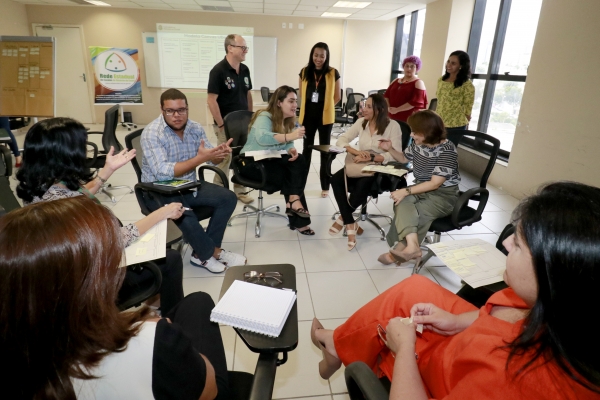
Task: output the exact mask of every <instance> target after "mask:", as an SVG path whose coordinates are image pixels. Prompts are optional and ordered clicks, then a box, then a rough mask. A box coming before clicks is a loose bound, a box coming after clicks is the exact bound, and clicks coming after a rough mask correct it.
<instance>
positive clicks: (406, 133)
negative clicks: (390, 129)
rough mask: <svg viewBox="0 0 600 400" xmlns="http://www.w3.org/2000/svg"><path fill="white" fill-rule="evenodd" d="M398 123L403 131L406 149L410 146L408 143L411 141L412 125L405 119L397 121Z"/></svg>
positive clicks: (403, 143)
mask: <svg viewBox="0 0 600 400" xmlns="http://www.w3.org/2000/svg"><path fill="white" fill-rule="evenodd" d="M396 122H397V123H398V125H400V130H401V131H402V151H404V150H406V148H407V147H408V143H409V142H410V133H411V131H412V129H410V125H408V124H407V123H406V122H404V121H396Z"/></svg>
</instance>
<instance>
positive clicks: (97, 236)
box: [0, 196, 230, 400]
mask: <svg viewBox="0 0 600 400" xmlns="http://www.w3.org/2000/svg"><path fill="white" fill-rule="evenodd" d="M119 228H120V226H119V221H118V220H117V218H116V217H115V216H114V215H113V214H112V213H111V212H110V210H108V209H107V208H106V207H104V206H102V205H99V204H96V203H94V202H93V201H92V200H90V199H88V198H87V197H86V196H77V197H71V198H66V199H60V200H55V201H48V202H39V203H36V204H32V205H30V206H27V207H23V208H20V209H17V210H15V211H13V212H10V213H9V214H7V215H5V216H3V217H2V218H1V219H0V254H2V257H0V304H1V305H2V306H0V359H1V360H6V361H7V362H9V363H10V366H9V368H7V369H6V370H5V371H4V372H3V373H2V374H0V385H2V393H3V398H7V399H76V398H77V399H80V400H81V399H85V400H87V399H90V400H91V399H94V400H103V399H106V400H113V399H152V398H155V399H194V400H197V399H200V400H204V399H214V398H215V397H216V396H217V393H218V396H219V398H224V399H225V398H230V397H228V396H230V394H229V393H228V392H229V384H228V382H227V365H226V361H225V352H224V350H223V344H222V341H221V335H220V331H219V327H218V325H217V324H212V323H211V322H210V321H209V316H210V310H211V309H212V308H213V307H214V303H213V302H212V300H211V299H210V296H208V295H207V294H205V293H193V294H191V295H189V296H187V297H186V298H185V299H184V300H183V301H181V302H180V303H179V304H178V305H176V306H175V307H174V308H173V309H172V310H171V311H169V313H168V314H167V315H166V317H168V318H164V319H156V318H154V319H149V318H148V314H149V313H148V308H147V307H143V308H141V309H139V310H137V311H133V312H123V313H121V312H119V310H118V308H117V306H116V305H115V300H116V297H117V292H118V290H119V288H120V287H121V283H122V282H123V278H124V276H125V268H120V267H121V266H123V265H124V261H125V260H124V259H123V254H124V252H123V249H124V243H123V240H122V239H121V234H120V229H119ZM163 316H164V315H163ZM171 322H172V323H171Z"/></svg>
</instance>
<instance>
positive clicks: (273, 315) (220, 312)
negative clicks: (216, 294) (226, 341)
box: [210, 280, 296, 337]
mask: <svg viewBox="0 0 600 400" xmlns="http://www.w3.org/2000/svg"><path fill="white" fill-rule="evenodd" d="M295 301H296V293H294V292H293V291H291V290H282V289H275V288H272V287H268V286H261V285H256V284H254V283H249V282H243V281H237V280H236V281H234V282H233V283H232V284H231V286H230V287H229V289H227V292H225V295H223V297H222V298H221V300H219V303H218V304H217V305H216V306H215V308H213V310H212V312H211V313H210V320H211V321H212V322H218V323H220V324H225V325H230V326H233V327H234V328H239V329H244V330H247V331H250V332H256V333H261V334H263V335H268V336H272V337H278V336H279V334H280V333H281V330H282V329H283V325H284V324H285V321H287V318H288V315H289V314H290V311H291V310H292V306H293V305H294V302H295Z"/></svg>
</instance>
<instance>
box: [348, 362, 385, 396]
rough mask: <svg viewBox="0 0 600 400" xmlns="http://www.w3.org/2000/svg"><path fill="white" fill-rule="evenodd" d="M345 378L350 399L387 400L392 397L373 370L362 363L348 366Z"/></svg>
mask: <svg viewBox="0 0 600 400" xmlns="http://www.w3.org/2000/svg"><path fill="white" fill-rule="evenodd" d="M344 376H345V378H346V387H347V388H348V395H349V396H350V399H361V398H365V399H366V400H387V399H388V398H389V397H390V394H389V393H388V392H387V391H386V390H385V388H384V387H383V385H382V384H381V382H380V381H379V379H377V376H375V374H374V373H373V371H371V368H369V367H368V366H367V364H365V363H364V362H362V361H355V362H353V363H352V364H350V365H348V366H347V367H346V370H345V371H344Z"/></svg>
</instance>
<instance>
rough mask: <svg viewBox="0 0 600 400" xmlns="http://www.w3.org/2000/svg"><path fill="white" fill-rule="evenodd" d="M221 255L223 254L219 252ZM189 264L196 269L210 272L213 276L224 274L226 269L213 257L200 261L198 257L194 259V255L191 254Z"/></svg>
mask: <svg viewBox="0 0 600 400" xmlns="http://www.w3.org/2000/svg"><path fill="white" fill-rule="evenodd" d="M221 254H223V252H221ZM190 263H191V264H192V265H194V266H196V267H200V268H204V269H206V270H208V272H211V273H213V274H220V273H221V272H225V270H226V269H227V266H226V265H225V264H223V263H220V262H219V261H217V259H216V258H214V257H211V258H209V259H208V260H206V261H202V260H200V259H199V258H198V257H196V255H195V254H192V256H191V257H190Z"/></svg>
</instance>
